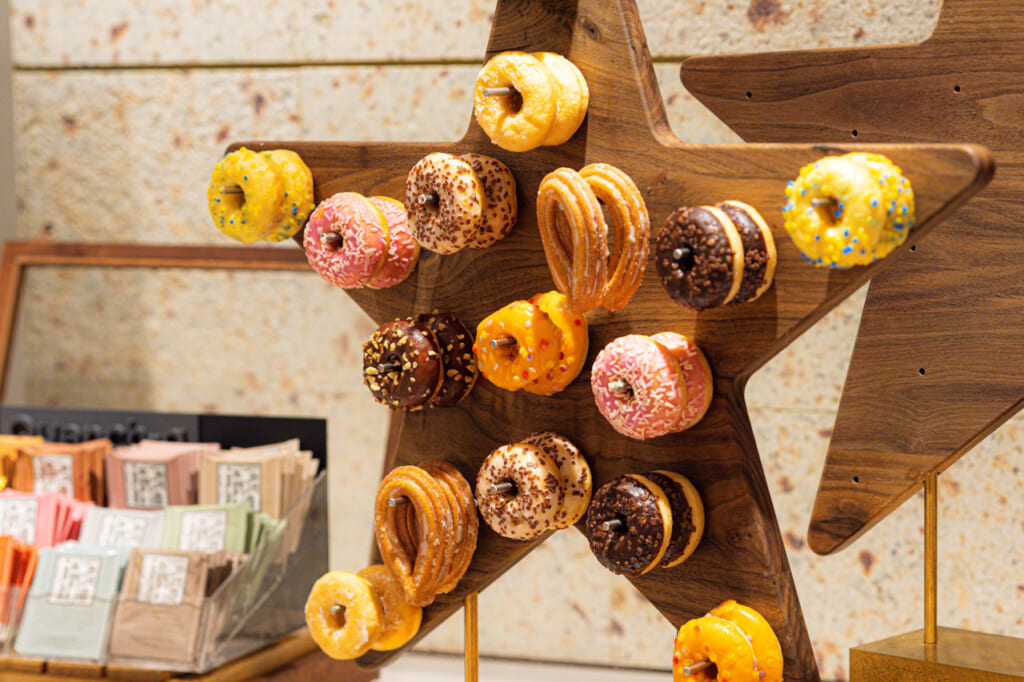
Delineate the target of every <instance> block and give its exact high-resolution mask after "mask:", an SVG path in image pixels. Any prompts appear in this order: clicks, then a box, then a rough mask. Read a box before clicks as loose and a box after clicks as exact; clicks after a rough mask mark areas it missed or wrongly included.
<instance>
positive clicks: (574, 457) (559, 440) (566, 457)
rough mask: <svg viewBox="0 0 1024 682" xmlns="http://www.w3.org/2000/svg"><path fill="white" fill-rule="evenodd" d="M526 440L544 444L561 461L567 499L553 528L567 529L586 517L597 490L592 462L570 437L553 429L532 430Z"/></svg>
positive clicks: (556, 462)
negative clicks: (591, 473)
mask: <svg viewBox="0 0 1024 682" xmlns="http://www.w3.org/2000/svg"><path fill="white" fill-rule="evenodd" d="M522 443H523V444H525V445H532V446H534V447H537V448H540V449H541V450H543V451H544V452H546V453H547V454H548V455H550V456H551V459H552V460H554V462H555V464H557V465H558V473H559V476H560V477H561V485H562V490H563V493H564V501H563V502H562V506H561V508H560V509H559V510H558V513H557V514H556V518H555V521H554V523H553V524H552V528H554V529H555V530H564V529H566V528H568V527H570V526H572V525H573V524H575V523H576V522H577V521H579V520H580V519H581V518H583V515H584V514H585V513H586V511H587V507H588V506H589V505H590V498H591V495H592V492H593V479H592V477H591V475H590V465H589V464H587V460H586V459H584V458H583V453H581V452H580V450H579V448H577V447H576V446H575V445H573V444H572V441H570V440H569V439H568V438H566V437H565V436H561V435H559V434H557V433H552V432H550V431H541V432H538V433H534V434H531V435H530V436H528V437H526V438H524V439H523V440H522Z"/></svg>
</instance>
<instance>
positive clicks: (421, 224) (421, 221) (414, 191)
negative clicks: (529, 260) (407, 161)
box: [405, 152, 484, 253]
mask: <svg viewBox="0 0 1024 682" xmlns="http://www.w3.org/2000/svg"><path fill="white" fill-rule="evenodd" d="M405 208H406V211H407V212H408V217H409V229H410V230H412V236H413V237H414V238H415V239H416V241H417V242H419V244H420V246H422V247H423V248H425V249H430V250H431V251H435V252H437V253H455V252H456V251H459V250H461V249H462V248H463V247H465V246H468V245H469V243H470V242H471V241H472V240H473V239H474V238H475V237H476V235H477V234H478V233H479V232H480V228H481V225H482V224H483V214H484V189H483V185H482V184H481V182H480V178H478V177H477V175H476V172H475V171H474V170H473V167H472V166H470V165H469V163H467V162H466V161H463V160H462V159H460V158H459V157H457V156H452V155H451V154H446V153H444V152H435V153H433V154H427V155H426V156H424V157H423V158H422V159H420V160H419V161H417V162H416V165H415V166H413V167H412V170H410V171H409V175H408V177H407V178H406V180H405Z"/></svg>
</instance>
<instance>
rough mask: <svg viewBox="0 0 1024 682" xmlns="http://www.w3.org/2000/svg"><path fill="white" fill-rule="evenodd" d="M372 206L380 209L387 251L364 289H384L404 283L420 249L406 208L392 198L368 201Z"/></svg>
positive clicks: (377, 198) (417, 258) (376, 198)
mask: <svg viewBox="0 0 1024 682" xmlns="http://www.w3.org/2000/svg"><path fill="white" fill-rule="evenodd" d="M367 201H369V202H370V203H371V204H373V205H374V206H376V207H377V208H378V209H380V212H381V213H382V214H383V215H384V219H385V220H386V221H387V224H388V250H387V253H386V254H385V255H384V264H383V265H381V267H380V270H378V271H377V273H376V274H375V275H373V276H372V277H371V278H370V279H369V281H368V282H367V283H366V286H368V287H370V288H372V289H385V288H387V287H393V286H395V285H396V284H400V283H401V282H403V281H405V278H406V277H408V276H409V274H410V273H411V272H412V271H413V268H415V267H416V262H417V261H418V260H419V258H420V245H419V244H417V243H416V240H415V239H413V238H412V231H411V230H410V229H409V221H408V216H407V215H406V212H405V204H403V203H402V202H401V201H399V200H398V199H392V198H391V197H369V198H368V199H367Z"/></svg>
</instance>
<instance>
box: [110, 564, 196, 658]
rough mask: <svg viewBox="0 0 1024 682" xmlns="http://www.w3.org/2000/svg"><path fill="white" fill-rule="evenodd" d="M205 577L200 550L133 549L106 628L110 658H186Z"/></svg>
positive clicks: (191, 647)
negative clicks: (115, 606)
mask: <svg viewBox="0 0 1024 682" xmlns="http://www.w3.org/2000/svg"><path fill="white" fill-rule="evenodd" d="M207 579H208V558H207V555H206V554H204V553H202V552H181V551H174V550H143V549H136V550H134V551H133V552H132V555H131V559H130V560H129V562H128V568H127V570H126V572H125V579H124V586H123V587H122V589H121V596H120V598H119V600H118V606H117V612H116V614H115V616H114V625H113V627H112V629H111V636H110V655H111V657H112V658H114V659H121V658H124V659H146V660H163V661H178V662H185V663H187V662H190V661H192V660H193V659H194V658H195V655H196V641H197V636H198V633H199V629H200V625H201V622H202V614H203V608H204V601H203V598H204V596H205V593H206V582H207Z"/></svg>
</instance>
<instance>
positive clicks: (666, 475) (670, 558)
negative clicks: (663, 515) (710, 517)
mask: <svg viewBox="0 0 1024 682" xmlns="http://www.w3.org/2000/svg"><path fill="white" fill-rule="evenodd" d="M644 476H646V477H647V478H648V479H650V480H651V481H653V482H654V483H656V484H657V485H658V487H659V488H661V490H662V492H664V493H665V497H667V498H668V505H669V508H670V509H671V510H672V534H671V537H670V539H669V545H668V549H667V550H665V556H664V557H662V559H661V566H662V567H663V568H671V567H673V566H678V565H679V564H681V563H683V562H684V561H686V560H687V559H689V558H690V555H691V554H693V551H694V550H695V549H697V545H698V544H700V539H701V537H702V536H703V535H704V503H703V501H701V499H700V494H699V493H698V492H697V488H696V487H694V485H693V483H691V482H690V479H688V478H686V476H683V475H682V474H680V473H677V472H675V471H664V470H662V471H649V472H647V473H646V474H644Z"/></svg>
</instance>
